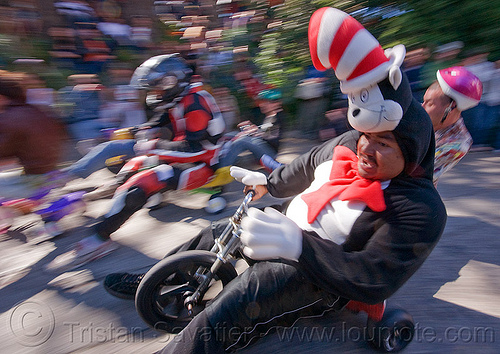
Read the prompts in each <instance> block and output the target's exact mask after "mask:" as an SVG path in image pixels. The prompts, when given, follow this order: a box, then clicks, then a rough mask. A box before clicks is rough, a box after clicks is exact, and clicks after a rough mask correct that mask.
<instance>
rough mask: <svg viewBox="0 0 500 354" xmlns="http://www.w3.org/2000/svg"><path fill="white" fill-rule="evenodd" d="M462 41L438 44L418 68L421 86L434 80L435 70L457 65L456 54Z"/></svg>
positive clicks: (427, 85)
mask: <svg viewBox="0 0 500 354" xmlns="http://www.w3.org/2000/svg"><path fill="white" fill-rule="evenodd" d="M463 47H464V43H463V42H461V41H454V42H450V43H446V44H443V45H440V46H438V47H437V48H436V49H435V50H434V52H433V53H432V55H431V56H430V58H428V59H427V61H426V63H425V64H424V65H423V67H422V68H421V69H420V73H421V78H422V87H429V86H430V85H431V84H432V83H433V82H434V81H435V80H436V71H438V70H441V69H444V68H449V67H451V66H454V65H459V62H460V60H459V58H458V55H459V54H460V52H461V51H462V48H463Z"/></svg>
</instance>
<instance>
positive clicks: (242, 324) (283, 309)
mask: <svg viewBox="0 0 500 354" xmlns="http://www.w3.org/2000/svg"><path fill="white" fill-rule="evenodd" d="M224 226H225V225H224V223H218V224H215V225H214V226H213V227H211V228H206V229H204V230H202V231H201V232H200V233H199V234H198V235H197V236H196V237H195V238H193V239H192V240H191V241H189V242H187V243H185V244H183V245H182V246H180V247H179V248H177V249H176V250H174V251H172V252H170V253H169V255H170V254H173V253H177V252H180V251H185V250H189V249H205V250H207V249H210V248H211V247H212V245H213V238H214V236H215V235H216V234H217V233H218V232H219V233H220V232H222V230H223V228H224ZM167 256H168V255H167ZM346 303H347V301H346V300H345V299H341V298H339V297H338V296H335V295H332V294H328V293H326V292H324V291H322V290H321V289H319V288H318V287H317V286H316V285H314V284H312V283H311V282H309V281H308V279H307V278H305V276H304V275H303V274H302V273H301V272H300V271H299V270H298V269H297V268H296V267H295V266H294V265H293V264H287V263H283V262H278V261H276V262H272V261H266V262H256V263H254V264H253V265H251V266H250V267H249V268H248V269H247V270H246V271H245V272H244V273H242V274H241V275H239V276H238V277H237V278H236V279H234V280H233V281H232V282H230V283H229V284H228V285H227V286H226V287H224V289H223V290H222V291H221V293H220V294H219V295H218V296H217V297H216V298H214V299H213V300H212V301H211V302H210V303H209V304H208V305H207V307H206V308H205V310H204V311H202V312H201V313H200V314H198V315H197V316H196V317H195V318H194V319H193V320H192V321H191V322H190V323H189V324H188V326H187V327H186V328H184V330H183V331H182V332H180V333H179V334H178V335H177V336H176V337H175V338H174V339H172V341H171V342H169V343H168V344H167V345H166V346H165V348H164V349H163V350H162V351H161V352H160V353H175V354H180V353H210V354H212V353H223V352H226V351H227V352H230V351H234V350H236V349H239V348H242V347H245V346H247V345H248V344H251V343H252V342H253V341H255V340H257V339H258V338H260V337H261V336H262V335H263V334H265V333H267V332H269V331H270V330H271V329H272V328H276V327H277V326H283V327H289V326H292V325H293V324H294V322H295V321H296V320H298V319H299V318H301V317H306V316H321V315H323V314H324V313H325V312H326V311H330V310H340V309H341V308H343V307H344V306H345V304H346Z"/></svg>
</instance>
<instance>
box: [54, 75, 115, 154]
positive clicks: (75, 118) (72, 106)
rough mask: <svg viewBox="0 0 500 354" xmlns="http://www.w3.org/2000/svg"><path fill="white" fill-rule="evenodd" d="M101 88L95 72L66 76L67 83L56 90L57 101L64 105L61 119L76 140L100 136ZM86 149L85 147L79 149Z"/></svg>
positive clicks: (101, 127) (101, 125) (102, 126)
mask: <svg viewBox="0 0 500 354" xmlns="http://www.w3.org/2000/svg"><path fill="white" fill-rule="evenodd" d="M103 89H104V86H103V85H102V84H101V82H100V80H99V77H98V76H97V75H96V74H76V75H71V76H69V77H68V85H67V86H65V87H63V88H62V89H60V90H59V91H58V95H57V96H58V103H59V106H60V107H64V108H63V109H62V112H63V114H64V116H63V120H64V122H65V124H66V128H67V129H68V132H69V135H70V137H71V138H72V139H74V140H75V141H77V142H80V141H85V140H89V139H96V138H100V137H101V136H102V133H101V129H103V128H105V126H104V125H103V124H102V122H101V121H100V120H99V111H100V107H101V105H102V103H103V94H102V92H103ZM82 145H85V144H82ZM80 150H81V151H83V152H84V151H86V150H87V149H86V148H83V147H82V149H80Z"/></svg>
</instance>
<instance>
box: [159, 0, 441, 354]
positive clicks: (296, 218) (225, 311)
mask: <svg viewBox="0 0 500 354" xmlns="http://www.w3.org/2000/svg"><path fill="white" fill-rule="evenodd" d="M309 41H310V49H311V56H312V59H313V63H314V65H315V66H316V68H318V69H323V70H324V69H327V68H330V67H331V68H333V69H334V70H335V74H336V75H337V77H338V78H339V80H340V81H341V89H342V91H343V92H344V93H346V94H348V96H349V110H348V119H349V122H350V124H351V125H352V126H353V127H354V128H355V129H356V130H355V131H350V132H347V133H345V134H343V135H341V136H339V137H337V138H334V139H332V140H331V141H328V142H326V143H324V144H323V145H321V146H318V147H316V148H313V149H312V150H311V151H309V152H308V153H306V154H304V155H302V156H301V157H299V158H297V159H296V160H294V161H293V162H292V163H290V164H288V165H284V166H281V167H279V168H277V169H276V170H275V171H273V173H271V175H270V176H269V177H267V178H266V176H265V175H263V174H261V173H258V172H253V171H248V170H245V169H241V168H238V167H233V168H232V171H231V174H232V176H233V177H235V178H236V179H237V180H239V181H240V182H242V183H244V184H245V185H246V186H247V187H245V189H250V188H252V189H254V190H255V191H256V193H257V194H256V196H255V198H254V199H258V198H260V197H261V196H262V195H264V194H265V193H270V194H271V195H272V196H274V197H279V198H286V197H293V199H292V201H291V203H290V204H289V205H288V207H287V208H286V210H285V211H284V213H283V214H282V213H280V212H278V211H276V210H275V209H272V208H266V209H265V210H264V211H261V210H258V209H255V208H250V209H249V212H248V215H247V216H246V217H245V218H244V219H243V221H242V230H243V232H242V236H241V240H242V243H243V245H244V249H243V253H244V254H245V255H246V256H247V257H249V258H252V259H254V260H257V261H258V262H256V263H255V264H253V265H252V266H250V267H249V268H248V269H247V270H246V271H245V272H244V273H242V274H241V275H240V276H238V277H237V278H236V279H235V280H233V281H232V282H230V283H229V284H228V285H227V286H226V287H224V289H223V290H222V292H221V293H220V294H219V295H218V296H217V297H216V298H215V299H214V300H213V301H211V302H210V303H209V304H208V305H207V307H206V308H205V310H204V311H202V312H201V313H200V314H198V315H197V316H196V317H195V318H194V319H193V320H192V321H191V322H190V323H189V325H188V326H187V327H186V328H185V329H184V330H183V331H182V332H181V333H180V334H179V337H177V338H175V339H174V340H172V341H171V342H170V343H169V344H167V346H166V347H165V348H164V349H163V351H162V352H163V353H181V352H182V353H187V352H191V353H201V352H206V353H219V352H221V353H222V352H226V351H232V350H235V349H238V348H241V347H244V346H246V345H248V344H249V343H251V342H252V340H253V339H256V338H259V337H260V336H261V334H263V333H267V331H269V330H270V328H272V327H274V326H291V325H293V324H294V322H295V321H296V320H297V319H298V318H300V317H303V316H319V315H321V314H323V313H324V312H325V311H330V310H334V311H335V310H340V309H342V308H344V307H345V306H346V304H348V303H349V302H350V303H353V302H362V303H367V304H376V303H383V301H384V300H385V299H387V298H388V297H390V296H391V295H392V294H394V292H395V291H396V290H398V289H399V288H400V287H401V286H402V285H403V284H404V283H405V282H406V281H407V280H408V279H409V278H410V277H411V276H412V275H413V274H414V273H415V271H416V270H417V269H418V268H419V267H420V266H421V265H422V263H423V262H424V261H425V259H426V258H427V256H428V255H429V254H430V252H431V251H432V249H433V248H434V246H435V245H436V243H437V241H438V240H439V238H440V236H441V234H442V232H443V229H444V226H445V222H446V211H445V208H444V205H443V203H442V201H441V198H440V197H439V194H438V193H437V191H436V189H435V188H434V186H433V183H432V175H433V161H434V152H435V146H434V135H433V129H432V124H431V121H430V119H429V116H428V115H427V114H426V112H425V111H424V109H423V108H422V107H421V105H420V104H419V103H418V102H417V101H415V100H414V99H413V98H412V95H411V91H410V86H409V83H408V80H407V79H406V77H405V76H404V75H403V74H402V72H401V70H400V65H401V63H402V60H403V58H404V54H405V52H404V47H403V46H396V47H394V48H391V49H389V50H386V51H384V50H382V48H381V47H380V44H378V42H377V41H376V39H375V38H374V37H372V36H371V34H370V33H368V31H366V29H364V28H363V26H362V25H361V24H359V23H358V22H357V21H356V20H354V19H353V18H352V17H350V16H349V15H347V14H345V13H344V12H342V11H339V10H337V9H333V8H323V9H320V10H318V11H316V12H315V13H314V14H313V16H312V18H311V21H310V24H309ZM210 234H211V232H209V231H208V230H204V231H203V232H202V233H200V235H198V240H197V241H196V242H195V243H196V244H197V245H198V246H196V248H200V247H201V246H200V245H202V244H204V241H203V240H206V239H208V238H210V237H211V236H212V235H210ZM200 329H202V330H201V331H200ZM224 329H226V330H227V331H226V332H224V335H221V330H222V331H223V330H224ZM235 329H238V330H235Z"/></svg>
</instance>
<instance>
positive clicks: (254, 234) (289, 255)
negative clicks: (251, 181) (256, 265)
mask: <svg viewBox="0 0 500 354" xmlns="http://www.w3.org/2000/svg"><path fill="white" fill-rule="evenodd" d="M241 229H242V232H241V238H240V239H241V242H242V243H243V245H244V248H243V253H244V254H245V255H246V256H248V257H250V258H252V259H256V260H263V259H276V258H284V259H290V260H293V261H298V259H299V257H300V255H301V254H302V230H301V229H300V228H299V227H298V226H297V224H295V222H293V221H292V220H291V219H289V218H287V217H286V216H285V215H283V214H282V213H280V212H279V211H277V210H276V209H273V208H269V207H268V208H265V209H264V211H261V210H259V209H256V208H250V209H248V213H247V216H246V217H244V218H243V220H242V221H241Z"/></svg>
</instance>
